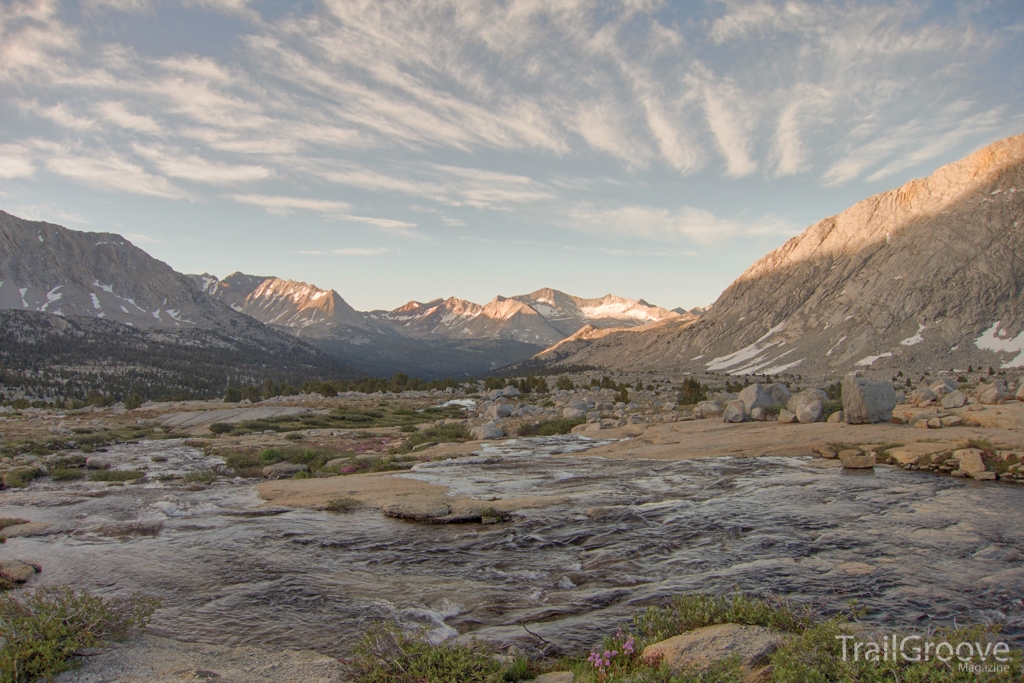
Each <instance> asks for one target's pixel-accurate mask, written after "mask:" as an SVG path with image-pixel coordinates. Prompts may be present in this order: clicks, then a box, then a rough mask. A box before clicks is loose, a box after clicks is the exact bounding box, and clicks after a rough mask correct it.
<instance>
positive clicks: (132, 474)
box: [89, 470, 146, 482]
mask: <svg viewBox="0 0 1024 683" xmlns="http://www.w3.org/2000/svg"><path fill="white" fill-rule="evenodd" d="M144 476H146V473H145V472H144V471H143V470H97V471H95V472H92V473H90V474H89V481H119V482H126V481H131V480H133V479H142V478H143V477H144Z"/></svg>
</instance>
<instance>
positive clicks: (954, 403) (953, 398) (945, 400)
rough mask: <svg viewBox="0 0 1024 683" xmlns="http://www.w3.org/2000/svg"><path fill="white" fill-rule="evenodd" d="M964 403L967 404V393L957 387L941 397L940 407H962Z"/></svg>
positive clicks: (947, 408)
mask: <svg viewBox="0 0 1024 683" xmlns="http://www.w3.org/2000/svg"><path fill="white" fill-rule="evenodd" d="M965 405H967V394H965V393H964V392H962V391H960V390H959V389H954V390H953V391H951V392H949V393H948V394H946V395H945V396H943V397H942V407H943V408H945V409H946V410H951V409H953V408H963V407H964V406H965Z"/></svg>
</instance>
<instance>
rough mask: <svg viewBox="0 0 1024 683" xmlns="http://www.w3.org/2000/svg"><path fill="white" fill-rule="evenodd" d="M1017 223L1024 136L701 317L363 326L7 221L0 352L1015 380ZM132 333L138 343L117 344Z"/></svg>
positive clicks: (784, 253) (903, 191)
mask: <svg viewBox="0 0 1024 683" xmlns="http://www.w3.org/2000/svg"><path fill="white" fill-rule="evenodd" d="M1022 222H1024V135H1020V136H1016V137H1011V138H1007V139H1005V140H1002V141H999V142H996V143H993V144H991V145H989V146H987V147H985V148H983V149H981V150H978V151H977V152H975V153H973V154H971V155H969V156H968V157H966V158H964V159H962V160H960V161H958V162H955V163H952V164H949V165H947V166H944V167H942V168H940V169H938V170H937V171H935V173H933V174H932V175H931V176H929V177H928V178H924V179H918V180H912V181H910V182H908V183H906V184H904V185H903V186H901V187H899V188H896V189H894V190H890V191H888V192H883V193H881V194H877V195H874V196H872V197H868V198H867V199H864V200H862V201H860V202H858V203H857V204H855V205H853V206H851V207H850V208H848V209H846V210H845V211H843V212H841V213H839V214H837V215H835V216H830V217H828V218H825V219H823V220H821V221H818V222H817V223H815V224H813V225H811V226H810V227H808V228H807V229H806V230H805V231H804V232H803V233H802V234H801V235H799V236H797V237H794V238H793V239H791V240H789V241H788V242H786V243H785V244H784V245H782V246H781V247H779V248H778V249H775V250H774V251H772V252H770V253H769V254H767V255H765V256H764V257H763V258H761V259H759V260H758V261H757V262H755V263H754V264H753V265H752V266H751V267H750V268H748V269H747V271H746V272H744V273H743V274H742V275H741V276H740V277H739V278H737V279H736V281H734V282H733V283H732V284H731V285H730V286H729V287H728V288H727V289H726V290H725V291H724V292H723V293H722V295H721V296H720V297H719V299H718V300H717V301H715V302H714V303H713V304H712V305H711V306H709V307H707V308H706V309H693V310H691V311H685V310H682V309H677V310H675V311H669V310H666V309H664V308H660V307H657V306H653V305H651V304H649V303H647V302H645V301H643V300H642V299H641V300H632V299H624V298H621V297H617V296H613V295H608V296H605V297H602V298H599V299H584V298H579V297H575V296H571V295H569V294H566V293H564V292H560V291H558V290H554V289H539V290H537V291H535V292H532V293H530V294H522V295H517V296H511V297H504V296H498V297H495V298H494V299H493V300H492V301H490V302H489V303H487V304H483V305H481V304H477V303H473V302H470V301H466V300H463V299H458V298H448V299H436V300H432V301H428V302H419V301H410V302H409V303H407V304H405V305H404V306H401V307H399V308H396V309H394V310H389V311H385V310H377V311H366V312H362V311H357V310H355V309H353V308H352V307H351V306H350V305H349V304H348V303H347V302H346V301H345V300H344V299H343V298H342V297H341V295H339V294H338V293H337V292H335V291H334V290H325V289H321V288H319V287H316V286H315V285H312V284H308V283H304V282H296V281H293V280H285V279H281V278H278V277H273V276H255V275H246V274H243V273H234V274H232V275H229V276H227V277H225V278H224V279H223V280H222V279H219V278H217V277H214V276H212V275H209V274H203V275H184V274H181V273H178V272H176V271H174V270H173V269H172V268H171V267H170V266H168V265H167V264H165V263H162V262H160V261H158V260H156V259H154V258H152V257H151V256H149V255H148V254H147V253H146V252H144V251H143V250H141V249H139V248H137V247H135V246H134V245H132V244H131V243H130V242H129V241H128V240H126V239H125V238H123V237H121V236H119V235H115V234H109V233H86V232H78V231H73V230H68V229H66V228H63V227H61V226H57V225H52V224H49V223H42V222H35V221H26V220H23V219H20V218H16V217H14V216H12V215H10V214H7V213H4V212H0V310H6V311H7V313H4V316H3V318H4V322H5V325H7V326H8V327H9V328H10V329H15V330H22V331H24V334H22V333H21V332H17V333H12V334H8V335H7V336H6V337H5V339H7V341H6V342H4V343H5V344H22V345H24V344H31V343H32V334H35V333H38V334H41V335H43V336H44V337H46V338H47V339H51V338H53V339H56V337H60V340H58V341H59V343H58V342H54V343H56V344H57V346H61V345H62V344H63V345H67V344H72V345H74V344H75V343H78V342H75V341H74V340H82V339H85V338H89V339H92V340H93V341H92V342H91V343H92V344H93V345H92V346H91V347H89V348H90V349H92V351H90V352H89V353H94V355H96V354H98V355H96V359H98V360H97V362H100V361H103V355H102V353H101V351H102V349H103V340H104V339H106V340H110V342H111V344H112V345H113V346H112V347H111V348H113V347H118V348H122V347H123V348H127V347H125V346H124V345H125V344H128V346H131V347H132V348H147V347H152V348H154V349H156V348H157V347H156V346H155V345H159V344H163V345H165V346H163V347H161V348H163V349H164V351H163V352H161V353H165V354H166V352H167V351H166V349H167V348H169V347H167V346H166V345H167V344H170V345H172V346H176V347H189V348H192V349H195V350H196V353H205V352H207V351H209V350H211V349H220V350H225V349H226V350H227V351H226V353H227V355H224V354H223V353H220V352H218V353H220V355H218V356H217V358H216V359H214V358H213V357H210V358H208V359H207V360H206V361H203V362H204V363H205V365H204V367H206V368H207V370H206V371H205V372H207V373H214V374H216V373H217V372H221V373H222V374H228V373H229V372H230V369H231V367H232V363H234V361H231V359H230V356H231V354H232V353H234V354H236V355H237V363H235V367H237V368H243V369H244V370H243V371H242V372H243V374H244V373H249V374H248V375H247V376H250V375H253V376H254V373H255V374H258V373H259V368H260V367H264V368H277V369H281V368H285V367H287V368H289V372H292V371H293V370H295V369H297V368H302V369H303V370H302V372H303V373H305V374H304V375H303V376H310V375H311V374H313V375H315V374H316V373H318V372H319V373H323V372H328V373H334V374H344V373H348V374H352V373H363V374H371V375H378V376H381V375H383V376H387V375H390V374H392V373H394V372H406V373H409V374H411V375H414V376H419V377H422V378H425V379H431V378H438V377H445V376H452V377H460V376H466V375H482V374H485V373H488V372H491V371H494V370H496V369H498V368H501V367H504V366H509V365H513V364H518V365H513V368H512V369H511V370H509V371H520V372H521V371H526V370H552V369H557V368H558V367H560V366H565V365H572V366H592V367H600V368H605V369H607V370H609V371H620V372H634V371H645V370H661V371H664V372H670V373H676V374H678V373H707V372H725V373H730V374H755V373H756V374H762V373H763V374H779V373H786V372H792V373H802V374H805V375H812V376H836V375H841V374H845V373H847V372H849V371H851V370H861V371H862V372H865V373H868V374H872V373H874V374H891V373H895V372H898V371H899V370H908V371H913V372H921V373H923V372H925V371H928V370H933V371H935V370H948V369H957V368H959V369H963V368H966V367H968V366H970V365H973V366H982V367H984V366H993V367H1003V368H1014V367H1024V257H1022V256H1021V255H1022V254H1024V228H1022V225H1021V224H1022ZM29 314H31V316H29ZM26 316H29V317H26ZM32 316H35V317H32ZM40 316H42V317H40ZM44 318H46V319H49V318H62V319H64V320H65V321H67V323H68V324H67V325H57V324H51V323H52V321H50V322H46V321H44V320H43V319H44ZM90 320H91V321H93V322H89V321H90ZM111 326H114V327H111ZM122 328H128V329H132V330H134V331H135V334H133V335H128V336H125V335H123V334H119V333H118V334H115V331H117V330H119V329H122ZM30 330H36V332H30ZM8 331H10V330H8ZM55 335H56V337H55ZM61 335H63V336H61ZM115 342H116V343H115ZM82 343H84V342H82ZM118 344H120V345H121V346H118ZM147 345H148V346H147ZM83 348H84V347H83ZM19 349H20V350H18V351H17V353H14V354H13V355H12V353H13V352H9V349H8V351H4V350H3V349H0V354H3V353H6V356H5V358H6V359H8V360H9V359H10V358H13V357H15V356H17V357H18V358H23V359H24V358H35V359H36V360H33V361H31V362H32V363H34V364H36V365H38V358H39V356H38V354H37V353H35V352H33V351H31V349H28V348H27V347H25V348H21V347H19ZM89 353H85V352H84V351H83V352H82V353H77V352H76V354H77V355H75V354H73V355H75V358H77V359H78V360H82V359H85V358H91V357H92V356H89ZM125 353H127V351H124V352H123V353H122V354H121V355H122V356H123V355H124V354H125ZM83 354H84V355H83ZM129 355H130V354H129ZM151 355H152V354H151ZM172 355H173V354H172ZM133 357H135V356H133ZM138 358H141V359H143V361H144V360H145V359H146V358H148V356H146V355H145V354H143V355H141V356H138ZM108 360H110V359H108ZM143 361H139V362H143ZM25 362H29V361H25ZM104 362H105V361H104ZM113 362H114V361H113V360H111V363H113ZM146 362H148V361H146ZM182 362H183V363H184V362H186V361H184V360H182ZM143 364H145V363H143ZM181 367H184V366H181ZM216 368H220V369H219V370H216ZM179 370H181V368H180V367H179ZM175 381H177V380H175ZM211 382H212V380H211Z"/></svg>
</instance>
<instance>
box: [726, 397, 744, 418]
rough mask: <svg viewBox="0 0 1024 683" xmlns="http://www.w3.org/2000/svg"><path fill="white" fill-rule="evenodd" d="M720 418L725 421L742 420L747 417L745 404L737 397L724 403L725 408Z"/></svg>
mask: <svg viewBox="0 0 1024 683" xmlns="http://www.w3.org/2000/svg"><path fill="white" fill-rule="evenodd" d="M722 419H723V420H725V421H726V422H743V421H744V420H746V419H747V406H746V404H745V403H744V402H743V401H741V400H739V399H736V400H734V401H729V402H728V403H726V404H725V410H724V411H723V412H722Z"/></svg>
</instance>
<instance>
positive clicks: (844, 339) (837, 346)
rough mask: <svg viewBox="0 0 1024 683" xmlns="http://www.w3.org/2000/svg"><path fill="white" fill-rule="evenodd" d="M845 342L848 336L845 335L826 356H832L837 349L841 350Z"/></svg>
mask: <svg viewBox="0 0 1024 683" xmlns="http://www.w3.org/2000/svg"><path fill="white" fill-rule="evenodd" d="M844 341H846V335H843V337H842V338H841V339H840V340H839V341H837V342H836V345H835V346H833V347H832V348H831V349H829V350H828V352H827V353H826V354H825V355H826V356H831V355H832V352H833V351H835V350H836V349H837V348H839V345H840V344H842V343H843V342H844Z"/></svg>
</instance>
